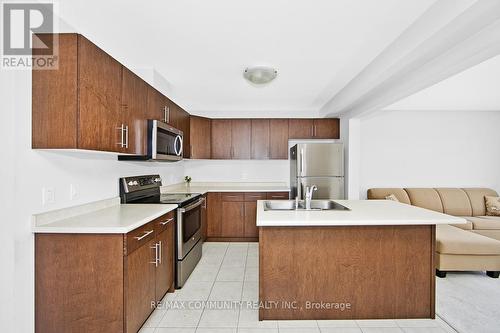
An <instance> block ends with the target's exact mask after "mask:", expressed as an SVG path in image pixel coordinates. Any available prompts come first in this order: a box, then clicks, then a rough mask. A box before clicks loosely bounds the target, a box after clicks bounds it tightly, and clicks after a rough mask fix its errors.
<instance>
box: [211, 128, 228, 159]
mask: <svg viewBox="0 0 500 333" xmlns="http://www.w3.org/2000/svg"><path fill="white" fill-rule="evenodd" d="M211 141H212V143H211V146H212V158H213V159H221V160H223V159H226V160H227V159H231V120H229V119H212V140H211Z"/></svg>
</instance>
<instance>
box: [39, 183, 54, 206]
mask: <svg viewBox="0 0 500 333" xmlns="http://www.w3.org/2000/svg"><path fill="white" fill-rule="evenodd" d="M55 199H56V190H55V189H54V188H53V187H44V188H42V205H44V206H46V205H50V204H53V203H54V202H55Z"/></svg>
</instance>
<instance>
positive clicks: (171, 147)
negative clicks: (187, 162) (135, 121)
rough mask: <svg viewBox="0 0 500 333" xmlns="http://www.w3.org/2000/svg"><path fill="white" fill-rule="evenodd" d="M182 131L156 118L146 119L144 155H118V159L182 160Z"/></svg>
mask: <svg viewBox="0 0 500 333" xmlns="http://www.w3.org/2000/svg"><path fill="white" fill-rule="evenodd" d="M182 134H183V133H182V131H179V130H178V129H177V128H174V127H172V126H170V125H168V124H165V123H163V122H161V121H158V120H148V138H147V140H148V141H147V154H146V155H118V160H119V161H165V162H175V161H180V160H182V142H183V141H182Z"/></svg>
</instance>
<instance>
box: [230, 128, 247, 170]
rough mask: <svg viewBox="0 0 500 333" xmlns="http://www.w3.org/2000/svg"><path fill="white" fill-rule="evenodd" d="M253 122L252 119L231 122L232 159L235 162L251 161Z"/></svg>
mask: <svg viewBox="0 0 500 333" xmlns="http://www.w3.org/2000/svg"><path fill="white" fill-rule="evenodd" d="M250 140H251V121H250V119H232V120H231V146H232V147H231V148H232V154H231V158H232V159H233V160H234V159H236V160H248V159H250V147H251V142H250Z"/></svg>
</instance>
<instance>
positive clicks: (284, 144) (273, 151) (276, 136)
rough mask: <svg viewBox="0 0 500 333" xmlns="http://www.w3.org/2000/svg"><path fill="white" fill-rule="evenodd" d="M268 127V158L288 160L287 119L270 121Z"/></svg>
mask: <svg viewBox="0 0 500 333" xmlns="http://www.w3.org/2000/svg"><path fill="white" fill-rule="evenodd" d="M269 127H270V130H269V149H270V157H269V158H271V159H282V160H286V159H288V119H271V120H269Z"/></svg>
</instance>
